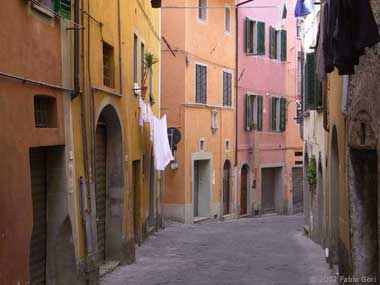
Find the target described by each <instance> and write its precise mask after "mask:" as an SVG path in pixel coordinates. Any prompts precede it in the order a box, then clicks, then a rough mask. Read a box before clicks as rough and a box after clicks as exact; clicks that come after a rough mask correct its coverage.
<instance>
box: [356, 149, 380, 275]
mask: <svg viewBox="0 0 380 285" xmlns="http://www.w3.org/2000/svg"><path fill="white" fill-rule="evenodd" d="M349 185H350V188H351V189H350V196H351V199H350V200H351V234H352V256H353V265H354V266H353V267H354V275H355V276H366V277H375V278H376V280H378V278H379V274H378V273H379V245H378V165H377V151H376V150H359V149H351V151H350V176H349Z"/></svg>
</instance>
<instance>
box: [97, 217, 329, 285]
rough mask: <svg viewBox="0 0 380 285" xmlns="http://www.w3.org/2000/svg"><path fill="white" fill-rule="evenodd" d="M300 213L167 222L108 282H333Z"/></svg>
mask: <svg viewBox="0 0 380 285" xmlns="http://www.w3.org/2000/svg"><path fill="white" fill-rule="evenodd" d="M303 219H304V218H303V216H302V215H296V216H277V215H269V216H264V217H260V218H243V219H239V220H230V221H225V222H219V221H218V222H216V221H212V222H206V223H203V224H193V225H190V224H180V223H172V222H171V223H169V224H167V225H166V229H165V230H162V231H159V232H157V233H156V234H154V235H152V236H151V237H149V238H148V240H147V241H146V242H145V243H144V244H143V245H142V246H141V247H139V248H138V249H137V252H136V263H135V264H133V265H128V266H121V267H118V268H117V269H116V270H115V271H113V272H111V273H109V274H107V275H105V276H104V277H103V278H102V279H101V284H102V285H109V284H144V285H150V284H254V285H259V284H336V283H334V282H333V280H335V279H334V276H333V275H332V274H331V272H330V270H329V269H328V265H327V264H326V262H325V258H324V252H323V250H322V249H321V248H320V247H319V246H318V245H316V244H315V243H313V242H312V241H311V240H310V239H308V238H307V237H305V236H304V235H303Z"/></svg>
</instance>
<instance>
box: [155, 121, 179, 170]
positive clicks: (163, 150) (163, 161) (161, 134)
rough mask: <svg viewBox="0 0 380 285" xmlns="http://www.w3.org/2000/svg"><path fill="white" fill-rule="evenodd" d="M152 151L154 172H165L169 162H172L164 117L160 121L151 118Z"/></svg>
mask: <svg viewBox="0 0 380 285" xmlns="http://www.w3.org/2000/svg"><path fill="white" fill-rule="evenodd" d="M153 151H154V166H155V168H156V170H165V167H166V166H167V165H168V164H169V163H170V161H172V160H174V157H173V155H172V151H171V149H170V145H169V138H168V125H167V122H166V115H164V116H163V117H162V119H161V120H160V119H157V118H156V117H153Z"/></svg>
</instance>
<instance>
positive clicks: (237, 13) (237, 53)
mask: <svg viewBox="0 0 380 285" xmlns="http://www.w3.org/2000/svg"><path fill="white" fill-rule="evenodd" d="M239 5H240V4H237V5H236V7H235V94H236V95H235V98H236V99H235V167H237V165H238V149H239V147H238V143H239V139H238V129H239V123H238V119H239V116H238V108H239V104H238V100H239V87H238V84H239V79H238V77H239V9H238V8H239Z"/></svg>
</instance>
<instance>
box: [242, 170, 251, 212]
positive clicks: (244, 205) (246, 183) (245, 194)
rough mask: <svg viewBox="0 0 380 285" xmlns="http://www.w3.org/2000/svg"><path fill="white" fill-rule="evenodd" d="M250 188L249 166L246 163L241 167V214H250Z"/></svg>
mask: <svg viewBox="0 0 380 285" xmlns="http://www.w3.org/2000/svg"><path fill="white" fill-rule="evenodd" d="M248 188H249V166H248V165H247V164H244V165H243V167H242V168H241V180H240V215H246V214H248Z"/></svg>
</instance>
